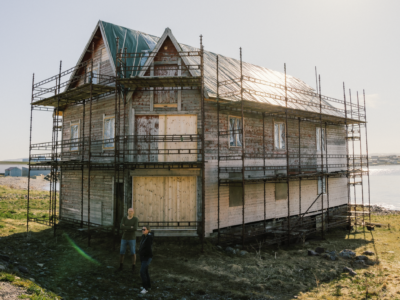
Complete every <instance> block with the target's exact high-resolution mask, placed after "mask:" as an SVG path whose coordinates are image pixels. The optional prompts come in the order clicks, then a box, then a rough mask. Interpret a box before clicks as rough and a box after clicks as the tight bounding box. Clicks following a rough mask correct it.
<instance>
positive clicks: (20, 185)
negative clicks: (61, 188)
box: [0, 177, 49, 190]
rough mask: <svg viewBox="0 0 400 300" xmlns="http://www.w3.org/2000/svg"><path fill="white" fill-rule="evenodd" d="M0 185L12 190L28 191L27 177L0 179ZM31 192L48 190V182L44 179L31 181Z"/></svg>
mask: <svg viewBox="0 0 400 300" xmlns="http://www.w3.org/2000/svg"><path fill="white" fill-rule="evenodd" d="M0 185H5V186H7V187H10V188H12V189H21V190H27V189H28V178H27V177H0ZM30 188H31V190H47V189H48V188H49V182H48V181H47V180H44V179H31V182H30Z"/></svg>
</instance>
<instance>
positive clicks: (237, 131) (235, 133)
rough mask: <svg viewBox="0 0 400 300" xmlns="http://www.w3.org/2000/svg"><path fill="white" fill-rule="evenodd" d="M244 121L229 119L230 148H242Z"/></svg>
mask: <svg viewBox="0 0 400 300" xmlns="http://www.w3.org/2000/svg"><path fill="white" fill-rule="evenodd" d="M242 142H243V136H242V119H241V118H238V117H229V146H230V147H242Z"/></svg>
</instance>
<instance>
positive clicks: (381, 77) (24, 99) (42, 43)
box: [0, 0, 400, 160]
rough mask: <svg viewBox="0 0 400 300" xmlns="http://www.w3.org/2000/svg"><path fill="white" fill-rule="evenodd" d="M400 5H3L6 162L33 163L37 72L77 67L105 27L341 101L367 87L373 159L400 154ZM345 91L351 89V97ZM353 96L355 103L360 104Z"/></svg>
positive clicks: (44, 120) (46, 119)
mask: <svg viewBox="0 0 400 300" xmlns="http://www.w3.org/2000/svg"><path fill="white" fill-rule="evenodd" d="M399 11H400V1H389V0H386V1H368V0H353V1H348V0H345V1H342V0H335V1H324V0H316V1H314V0H313V1H311V0H309V1H308V0H302V1H298V0H294V1H285V0H282V1H260V0H258V1H253V0H246V1H234V0H229V1H225V0H213V1H208V0H202V1H187V0H186V1H184V0H176V1H174V0H170V1H165V0H164V1H157V0H155V1H151V2H150V1H135V0H131V1H120V0H113V1H103V0H97V1H90V0H85V1H75V0H68V1H67V2H66V1H42V0H35V1H31V0H29V1H23V0H19V1H2V2H1V4H0V38H1V48H0V49H1V50H0V91H1V94H0V137H1V139H0V145H1V147H0V160H6V159H16V158H22V157H28V151H29V149H28V148H29V132H30V125H29V124H30V106H29V103H30V99H31V84H32V74H33V73H35V78H36V80H37V81H38V80H43V79H46V78H48V77H50V76H52V75H55V74H57V73H58V68H59V62H60V60H62V64H63V68H64V69H67V68H70V67H73V66H74V65H75V64H76V63H77V61H78V58H79V56H80V55H81V53H82V51H83V48H84V46H85V45H86V43H87V42H88V39H89V37H90V35H91V33H92V31H93V30H94V28H95V26H96V24H97V22H98V20H104V21H106V22H110V23H114V24H118V25H121V26H124V27H128V28H131V29H135V30H139V31H143V32H146V33H149V34H153V35H156V36H161V35H162V33H163V32H164V30H165V28H166V27H169V28H171V30H172V32H173V34H174V36H175V37H176V38H177V40H178V42H181V43H184V44H188V45H192V46H197V45H199V36H200V34H202V35H203V44H204V47H205V49H206V50H209V51H212V52H216V53H219V54H223V55H225V56H229V57H234V58H238V57H239V47H242V48H243V60H244V61H246V62H249V63H253V64H256V65H260V66H263V67H266V68H269V69H272V70H277V71H283V65H284V63H286V64H287V73H288V74H290V75H292V76H295V77H297V78H299V79H301V80H303V81H305V82H306V83H307V84H309V85H310V86H312V87H315V69H314V68H315V66H316V67H317V69H318V73H319V74H320V75H321V90H322V94H324V95H327V96H331V97H335V98H339V99H343V82H345V85H346V89H351V90H352V93H353V97H355V92H356V91H359V92H360V93H362V90H363V89H365V92H366V99H367V120H368V143H369V153H400V139H399V138H398V136H399V134H398V133H396V132H397V131H398V129H399V128H400V115H399V112H400V101H399V100H400V99H399V96H398V95H397V94H396V90H395V88H396V86H397V84H398V83H399V82H400V72H399V70H400V59H399V53H400V40H399V38H398V37H399V34H398V29H399V28H400V18H399V17H398V12H399ZM347 94H348V91H347ZM353 99H354V98H353ZM51 122H52V120H51V113H48V112H34V115H33V135H32V142H48V141H51V126H52V124H51Z"/></svg>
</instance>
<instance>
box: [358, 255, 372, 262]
mask: <svg viewBox="0 0 400 300" xmlns="http://www.w3.org/2000/svg"><path fill="white" fill-rule="evenodd" d="M368 259H369V258H368V256H365V255H359V256H356V260H363V261H366V260H368Z"/></svg>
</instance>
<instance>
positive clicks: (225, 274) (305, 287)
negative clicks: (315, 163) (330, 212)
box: [0, 186, 400, 300]
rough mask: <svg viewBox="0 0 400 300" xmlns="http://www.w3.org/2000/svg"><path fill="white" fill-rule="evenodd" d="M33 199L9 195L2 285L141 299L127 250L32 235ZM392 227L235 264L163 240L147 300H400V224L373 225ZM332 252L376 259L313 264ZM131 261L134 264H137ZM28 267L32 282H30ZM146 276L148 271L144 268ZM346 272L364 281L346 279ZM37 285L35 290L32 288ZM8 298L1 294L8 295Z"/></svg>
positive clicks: (0, 224)
mask: <svg viewBox="0 0 400 300" xmlns="http://www.w3.org/2000/svg"><path fill="white" fill-rule="evenodd" d="M34 193H35V194H33V198H34V199H33V200H32V207H33V210H32V214H34V215H35V216H44V215H46V216H48V202H47V201H48V192H40V191H35V192H34ZM25 195H26V191H24V190H15V189H10V188H7V187H4V186H0V255H2V256H4V255H6V256H8V257H9V261H8V263H6V262H4V261H2V260H1V256H0V265H2V264H3V265H7V269H5V270H3V272H1V273H0V281H5V282H9V283H11V284H13V285H16V286H22V287H23V288H24V289H26V294H25V295H26V296H19V298H24V297H25V298H27V297H29V298H30V299H99V300H100V299H107V300H108V299H137V298H138V297H141V296H140V295H139V292H140V287H141V281H140V277H139V270H138V269H139V268H137V269H136V271H135V272H134V273H132V272H131V271H130V260H129V259H126V262H125V270H124V271H123V272H121V273H115V272H114V271H115V270H116V267H117V266H118V256H119V254H118V243H116V245H115V246H114V245H113V242H112V240H111V239H110V238H107V237H105V236H103V237H102V236H97V237H94V238H93V239H92V243H91V247H87V239H86V236H85V235H84V234H82V233H81V232H79V231H77V230H73V229H60V230H58V231H57V237H56V238H55V237H54V236H53V234H54V233H53V230H52V229H51V228H49V227H46V226H44V225H39V224H36V223H31V226H30V233H29V234H27V233H26V222H25V219H26V210H25ZM372 221H373V222H379V223H382V224H389V223H390V225H391V226H390V228H388V227H387V226H383V227H379V228H378V227H376V228H375V230H374V231H368V230H367V229H366V228H365V229H364V228H363V227H358V228H356V229H355V230H353V231H351V233H349V232H348V231H347V230H344V229H336V230H333V231H330V232H327V233H326V235H325V238H324V239H321V238H320V237H319V236H316V237H310V238H309V239H308V240H307V242H306V244H305V245H302V244H291V245H281V246H280V247H278V246H274V247H265V246H264V245H263V244H262V242H260V243H258V245H253V246H252V247H250V248H249V249H246V250H247V251H248V253H247V254H246V255H244V256H240V255H231V254H227V252H226V251H225V250H224V249H223V248H222V249H220V248H219V247H217V246H216V245H215V244H214V243H213V241H211V240H207V242H206V245H205V251H204V253H201V251H200V250H201V245H200V243H199V240H198V239H193V238H174V239H172V238H169V239H166V238H163V239H162V238H157V237H155V242H154V253H155V255H154V259H153V262H152V263H151V266H150V275H151V277H152V281H153V283H152V290H151V292H150V293H148V294H146V295H145V296H143V297H141V298H142V299H179V300H183V299H186V300H187V299H400V257H399V255H400V249H399V242H400V222H399V221H400V216H398V215H388V216H377V215H373V216H372ZM316 247H323V248H325V249H326V250H327V251H330V252H332V251H336V253H337V254H339V252H340V251H342V250H343V249H351V250H352V251H354V252H356V253H357V255H362V254H363V252H364V251H372V252H374V253H375V255H372V256H368V257H369V259H368V260H367V261H366V262H365V264H363V263H359V262H357V261H356V260H355V259H346V258H342V257H340V256H338V259H337V260H334V261H333V260H331V259H327V258H324V257H323V256H308V255H307V252H308V251H307V250H308V249H315V248H316ZM128 258H129V257H128ZM21 266H22V267H26V268H27V269H28V271H29V273H24V272H21V270H20V267H21ZM138 267H140V262H138ZM344 267H349V268H351V269H353V270H354V271H355V272H356V273H357V275H355V276H351V275H350V274H349V273H348V272H343V268H344ZM32 279H33V280H34V281H33V280H32ZM0 295H1V290H0Z"/></svg>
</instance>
